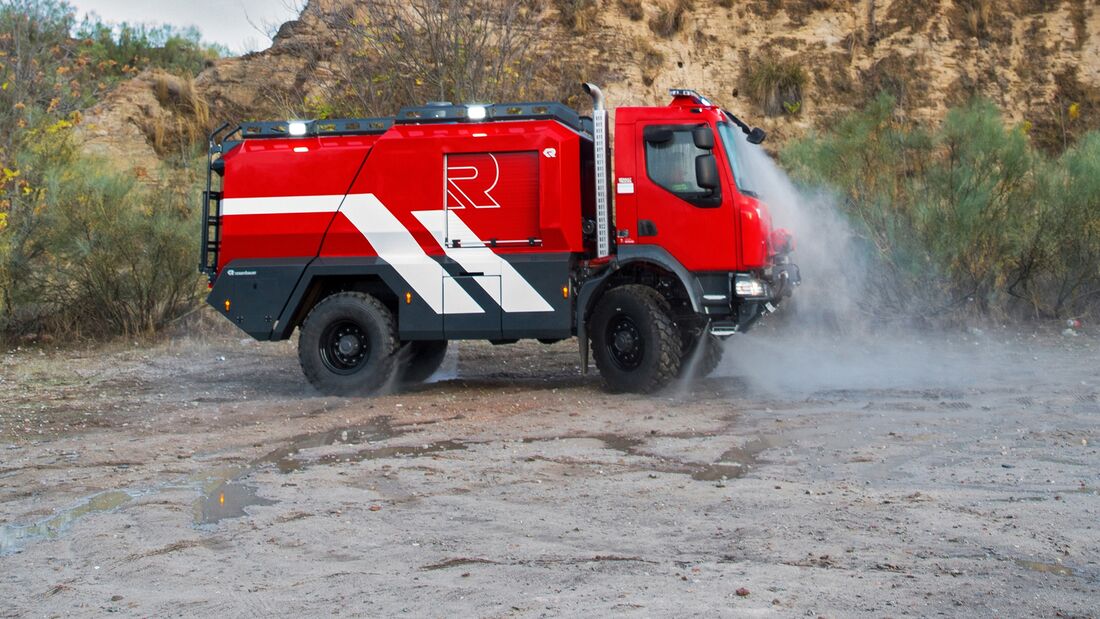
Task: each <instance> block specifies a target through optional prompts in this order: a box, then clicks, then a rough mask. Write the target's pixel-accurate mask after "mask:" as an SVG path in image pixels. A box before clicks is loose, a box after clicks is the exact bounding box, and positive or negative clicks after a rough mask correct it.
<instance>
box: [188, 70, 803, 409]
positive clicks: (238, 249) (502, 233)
mask: <svg viewBox="0 0 1100 619" xmlns="http://www.w3.org/2000/svg"><path fill="white" fill-rule="evenodd" d="M584 87H585V90H586V92H588V93H589V94H590V95H591V96H592V98H593V111H592V115H591V116H590V117H582V116H580V115H578V114H577V112H575V111H574V110H572V109H570V108H567V107H565V106H563V105H561V104H560V103H554V102H544V103H538V102H536V103H506V104H494V105H482V104H458V105H456V104H451V103H433V104H427V105H424V106H415V107H409V108H403V109H401V110H400V111H399V112H398V113H397V114H396V115H395V116H393V117H386V118H369V119H340V120H323V121H301V120H296V121H269V122H250V123H241V124H240V125H238V126H237V127H235V128H233V129H231V130H229V131H228V132H226V129H227V128H228V125H226V126H223V127H222V128H220V129H219V130H218V131H215V132H214V134H213V135H211V138H210V155H209V156H210V158H209V170H210V173H209V174H208V188H207V191H206V192H205V194H204V198H203V222H204V225H203V238H202V259H201V264H200V269H201V270H202V271H204V272H205V273H207V275H208V276H209V277H210V280H211V292H210V295H209V297H208V299H207V302H208V303H209V304H210V305H211V306H212V307H214V308H215V309H216V310H217V311H218V312H219V313H222V314H223V315H224V316H225V317H226V318H227V319H229V320H231V321H233V322H234V323H235V324H237V325H238V326H239V327H240V328H241V329H242V330H243V331H245V332H246V333H248V334H249V335H251V336H253V337H255V338H257V339H260V340H282V339H287V338H289V337H291V335H292V334H293V333H294V332H295V331H298V332H299V346H298V355H299V361H300V362H301V365H302V369H303V371H304V373H305V375H306V377H307V378H308V379H309V381H310V382H311V383H312V384H313V385H314V386H316V387H317V388H318V389H320V390H321V391H324V392H329V393H338V394H347V393H370V392H372V391H375V390H377V389H379V388H381V387H382V386H383V385H387V384H393V383H394V381H395V379H396V381H397V382H398V383H402V382H404V383H411V382H416V381H418V380H423V379H425V378H427V377H428V376H429V375H431V374H432V372H433V371H434V370H435V369H436V368H437V367H438V366H439V364H440V363H441V362H442V360H443V357H444V355H445V353H446V350H447V345H448V342H449V341H452V340H460V339H485V340H489V341H491V342H493V343H494V344H507V343H511V342H515V341H518V340H520V339H537V340H539V341H542V342H554V341H560V340H563V339H567V338H570V337H577V339H578V343H579V348H580V352H581V356H582V359H583V363H582V367H583V368H584V370H585V371H586V372H587V370H588V366H589V363H588V359H589V355H590V354H591V356H592V357H593V358H594V360H595V365H596V367H597V368H598V369H599V371H600V374H601V375H602V376H603V378H604V381H605V383H606V384H607V386H608V387H609V388H610V389H612V390H614V391H636V392H650V391H655V390H659V389H661V388H662V387H664V386H665V385H667V384H668V383H669V382H670V381H672V380H673V379H675V378H677V377H679V376H684V375H685V374H693V375H705V374H707V373H709V372H710V371H711V370H713V369H714V367H715V366H716V365H717V363H718V360H719V359H720V357H721V353H722V346H721V343H720V342H721V339H722V338H726V337H729V336H730V335H732V334H734V333H736V332H738V331H743V330H745V329H747V328H749V327H750V326H751V325H752V324H753V323H754V322H755V321H756V320H757V319H758V318H759V317H760V316H761V315H763V314H765V313H767V312H769V311H772V310H774V309H775V307H776V304H777V303H778V302H779V301H780V300H781V299H782V298H784V297H785V296H787V295H789V294H790V291H791V289H792V288H793V286H795V285H796V284H797V283H798V270H797V267H795V266H794V265H793V264H791V263H790V261H789V259H788V255H789V253H790V251H791V249H792V243H791V240H790V236H789V235H788V234H786V233H785V232H784V231H782V230H773V229H772V227H771V220H770V217H769V216H768V212H767V209H766V208H765V206H764V205H763V204H762V203H761V201H760V199H759V196H758V194H757V191H756V190H757V188H756V187H754V186H753V184H752V181H753V179H752V178H751V176H750V175H749V174H748V173H747V169H748V168H747V165H746V153H747V152H748V150H747V149H749V148H751V144H758V143H759V142H761V141H762V140H763V139H764V134H763V132H762V131H761V130H759V129H751V128H750V127H749V126H748V125H746V124H745V123H743V122H742V121H740V120H739V119H738V118H737V117H735V116H733V115H732V114H730V113H729V112H727V111H725V110H723V109H721V108H720V107H718V106H716V105H713V104H712V103H710V102H709V101H708V100H706V99H705V98H704V97H702V96H700V95H698V94H697V93H695V92H694V91H689V90H675V91H673V92H672V95H673V98H672V102H671V103H670V104H669V105H668V106H661V107H625V108H620V109H619V110H618V111H617V114H616V120H615V134H614V147H613V148H610V145H609V137H610V127H609V125H608V110H607V109H606V108H605V106H604V100H603V94H602V92H601V91H600V89H599V88H598V87H596V86H595V85H592V84H585V85H584ZM612 153H613V155H612ZM694 359H700V361H698V362H695V361H693V360H694Z"/></svg>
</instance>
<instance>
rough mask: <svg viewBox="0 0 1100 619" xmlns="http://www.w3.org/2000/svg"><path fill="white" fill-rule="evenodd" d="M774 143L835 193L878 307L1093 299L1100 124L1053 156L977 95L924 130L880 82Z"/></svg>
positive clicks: (1029, 307) (1026, 307) (976, 306)
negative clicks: (803, 131) (819, 127)
mask: <svg viewBox="0 0 1100 619" xmlns="http://www.w3.org/2000/svg"><path fill="white" fill-rule="evenodd" d="M781 156H782V160H783V162H784V163H785V165H786V166H787V167H788V168H789V169H790V170H791V171H792V173H793V174H794V176H795V177H796V178H797V179H799V180H800V181H801V182H803V183H807V184H814V185H826V186H829V187H832V188H834V190H835V191H837V192H838V193H839V194H840V195H841V197H842V198H843V200H842V204H843V209H844V211H845V214H846V215H848V217H849V218H850V219H851V221H852V222H853V224H854V225H855V227H856V228H857V232H858V233H859V235H860V236H861V238H863V239H864V240H865V242H866V247H867V250H868V255H869V260H870V262H871V264H872V265H873V266H874V268H873V269H872V271H873V272H872V275H873V276H874V278H875V280H874V281H875V283H874V285H873V286H871V290H870V291H869V294H870V295H871V296H872V297H873V298H871V299H868V302H869V304H871V305H873V306H875V307H878V308H879V309H882V310H888V311H894V312H896V311H904V312H911V313H915V314H921V315H923V316H926V317H936V316H943V315H957V316H964V315H971V314H983V315H992V316H998V317H1008V316H1018V317H1023V316H1064V315H1072V314H1076V313H1081V312H1085V311H1089V310H1090V309H1096V307H1097V305H1098V303H1097V301H1100V297H1098V294H1100V267H1098V264H1100V262H1098V258H1100V208H1098V207H1100V134H1096V133H1091V134H1088V135H1087V136H1086V137H1085V138H1084V139H1083V140H1082V141H1081V142H1080V143H1078V145H1076V146H1075V147H1073V148H1071V149H1070V150H1068V151H1066V152H1065V153H1064V154H1063V155H1062V156H1061V157H1060V158H1058V159H1051V158H1050V157H1048V156H1047V155H1045V154H1044V153H1043V152H1042V151H1040V150H1039V149H1037V148H1035V147H1034V146H1033V145H1032V144H1031V142H1030V140H1029V139H1028V137H1027V135H1026V133H1025V132H1024V131H1023V130H1022V129H1021V128H1013V127H1008V126H1006V125H1005V123H1004V120H1003V118H1002V117H1001V115H1000V112H999V111H998V110H997V108H996V107H995V106H994V105H993V104H992V103H990V102H988V101H984V100H976V101H974V102H972V103H971V104H969V105H968V106H966V107H963V108H958V109H954V110H951V111H950V112H949V113H948V116H947V118H946V120H945V121H944V123H943V124H942V126H940V127H938V128H935V129H926V128H925V127H924V126H921V125H919V124H917V123H914V122H910V121H907V120H904V119H903V118H901V117H900V116H899V115H897V114H896V110H895V102H894V100H893V98H891V97H890V96H888V95H881V96H880V97H879V98H878V99H876V100H875V101H874V102H873V103H872V104H870V105H869V106H868V107H867V108H865V109H864V110H862V111H859V112H856V113H853V114H851V115H849V116H847V117H845V118H844V119H842V120H840V121H839V122H838V123H837V124H836V125H835V126H834V127H833V128H832V129H830V131H829V132H828V133H826V134H823V135H811V136H810V137H807V138H805V139H803V140H801V141H798V142H794V143H792V144H790V145H788V146H787V147H786V148H785V149H784V150H783V152H782V154H781Z"/></svg>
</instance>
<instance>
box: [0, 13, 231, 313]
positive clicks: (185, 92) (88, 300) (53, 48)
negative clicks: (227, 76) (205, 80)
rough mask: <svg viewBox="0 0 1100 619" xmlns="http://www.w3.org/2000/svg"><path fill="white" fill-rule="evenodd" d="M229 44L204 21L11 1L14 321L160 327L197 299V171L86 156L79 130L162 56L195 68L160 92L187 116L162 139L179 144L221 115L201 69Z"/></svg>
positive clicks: (3, 264) (169, 64) (0, 179)
mask: <svg viewBox="0 0 1100 619" xmlns="http://www.w3.org/2000/svg"><path fill="white" fill-rule="evenodd" d="M219 53H220V50H218V49H217V48H212V47H210V46H206V45H204V44H202V43H201V42H200V39H199V36H198V33H197V32H194V31H193V30H178V29H175V28H171V27H149V26H130V25H126V24H122V25H118V26H111V25H107V24H104V23H102V22H100V21H99V20H98V19H96V18H92V19H88V20H85V21H84V22H83V23H81V24H77V23H76V19H75V12H74V10H73V8H72V7H71V6H70V5H68V4H67V3H65V2H63V1H60V0H0V170H2V174H0V331H3V332H4V333H6V334H13V333H20V332H26V331H38V330H43V329H49V330H54V331H69V332H82V333H95V334H108V333H134V332H139V331H148V330H151V329H153V328H155V327H157V326H159V325H161V324H163V323H164V322H165V321H166V320H169V319H170V318H172V317H174V316H176V315H178V313H179V312H180V311H181V310H182V309H183V308H184V307H187V306H189V305H190V304H192V303H193V301H194V297H195V281H196V277H195V275H194V266H193V265H192V264H191V258H192V256H191V254H192V252H193V247H192V246H193V241H192V239H191V237H192V236H193V232H192V230H193V229H194V227H195V226H194V225H192V224H191V223H189V220H190V219H191V212H192V209H191V208H190V207H189V204H190V203H191V202H192V200H193V196H194V191H193V189H194V185H195V183H194V179H195V178H196V177H195V175H194V173H193V172H192V171H190V170H188V169H187V168H186V165H184V166H183V167H182V168H180V169H176V170H166V171H165V173H164V175H163V178H164V179H165V180H164V181H163V185H154V184H152V183H151V182H150V181H148V180H145V181H142V182H138V181H137V180H135V179H134V178H133V177H132V175H130V176H127V175H123V174H120V173H119V172H116V171H114V170H113V169H112V168H111V166H110V164H109V162H106V161H102V160H97V159H91V158H87V157H83V156H81V155H80V154H79V152H78V149H77V147H76V145H75V144H74V142H75V140H74V136H73V129H74V127H76V126H77V125H79V124H80V122H81V121H82V116H81V113H80V110H81V109H84V108H86V107H88V106H90V105H92V104H94V103H95V102H96V101H97V100H98V99H99V97H100V96H101V95H102V94H103V93H104V92H106V91H107V90H108V89H109V88H110V87H111V86H113V85H114V84H116V83H118V82H119V81H121V80H124V79H128V78H130V77H131V76H133V75H134V74H136V73H138V72H139V71H141V70H143V69H146V68H150V67H160V68H163V69H166V70H169V71H174V72H178V73H180V74H182V75H183V76H182V77H179V78H175V77H171V76H169V77H165V78H162V80H161V81H160V82H158V83H157V91H156V94H157V97H158V98H159V99H161V103H162V104H163V105H164V106H165V107H166V108H168V109H170V110H172V112H173V114H172V116H171V118H172V119H175V120H176V121H179V122H177V123H176V124H178V125H179V126H173V127H168V126H165V127H163V128H161V129H160V130H159V131H158V132H157V135H158V136H160V137H161V138H162V139H158V140H157V142H158V144H157V146H158V150H161V148H162V147H163V149H164V150H165V151H169V150H174V149H175V146H176V142H175V140H176V138H177V137H178V136H180V135H184V134H188V135H189V134H190V133H195V127H197V126H198V125H200V124H208V122H209V112H208V110H207V108H206V106H205V102H204V101H203V100H202V99H201V98H200V97H198V96H196V94H195V92H194V89H193V88H192V82H191V77H190V75H191V74H192V73H193V72H195V71H198V70H199V69H201V68H202V67H203V66H204V65H205V63H206V62H208V61H209V60H211V59H212V58H215V57H216V56H217V55H218V54H219ZM188 132H190V133H188ZM196 136H197V133H195V135H194V136H191V137H192V138H195V139H197V138H196ZM192 141H194V140H192ZM184 151H186V149H184ZM184 151H181V152H182V154H183V155H184V157H183V158H181V161H184V162H185V163H186V162H187V161H189V159H188V157H190V154H191V153H190V151H186V152H184Z"/></svg>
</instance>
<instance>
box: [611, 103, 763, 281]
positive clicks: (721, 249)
mask: <svg viewBox="0 0 1100 619" xmlns="http://www.w3.org/2000/svg"><path fill="white" fill-rule="evenodd" d="M722 120H724V116H723V112H722V111H721V110H720V109H718V108H715V107H705V106H700V105H698V104H697V103H694V102H692V101H690V100H689V99H680V98H677V99H676V100H674V101H673V104H672V105H670V106H668V107H661V108H655V107H644V108H630V107H625V108H619V109H618V110H617V112H616V118H615V179H616V182H614V183H612V188H613V189H612V190H613V191H615V192H616V195H615V200H616V210H615V222H616V226H617V228H618V230H619V236H620V238H619V242H620V243H636V244H649V245H659V246H661V247H663V248H664V249H666V250H668V252H669V253H671V254H672V255H673V257H675V258H676V259H677V260H679V261H680V263H681V264H683V265H684V267H686V268H687V269H688V270H689V271H693V272H703V271H749V270H754V269H760V268H762V267H764V266H766V265H767V264H768V259H769V250H768V247H767V240H768V238H769V235H770V232H771V220H770V217H769V216H768V214H767V209H766V207H765V206H764V205H763V204H761V203H760V202H759V201H758V200H756V199H755V198H752V197H750V196H747V195H744V194H742V193H740V192H739V191H738V190H737V185H736V183H735V182H734V178H733V175H732V173H731V171H730V169H729V166H728V165H726V164H725V161H726V153H725V150H724V148H723V144H722V142H721V140H718V139H716V140H715V145H714V148H713V151H712V152H713V154H714V156H715V157H716V158H717V160H718V170H719V177H720V179H719V181H720V185H721V193H722V202H721V204H720V205H718V206H714V207H700V206H696V205H694V204H691V203H690V202H688V201H686V200H683V199H681V198H680V197H678V196H677V195H675V194H673V193H672V192H670V191H668V190H666V189H665V188H663V187H661V186H660V185H658V184H657V183H656V182H654V181H653V180H652V179H651V178H650V177H649V174H648V173H647V169H646V152H645V140H644V139H643V132H644V131H645V128H646V127H647V126H651V125H661V126H666V125H687V126H692V125H698V124H701V123H706V124H708V125H709V126H710V127H711V128H712V130H716V123H718V122H721V121H722ZM715 135H716V137H717V131H715ZM624 179H626V180H628V181H629V185H632V189H633V193H622V191H621V190H620V187H621V186H622V185H621V184H622V183H623V181H624ZM641 220H646V221H649V222H652V224H653V227H654V228H655V229H656V230H657V234H656V236H639V230H638V225H639V221H641ZM624 231H625V236H623V234H624Z"/></svg>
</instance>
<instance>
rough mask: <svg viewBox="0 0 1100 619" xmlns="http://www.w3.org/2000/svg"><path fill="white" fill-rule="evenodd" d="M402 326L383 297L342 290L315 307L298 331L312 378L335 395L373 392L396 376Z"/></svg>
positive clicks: (301, 356)
mask: <svg viewBox="0 0 1100 619" xmlns="http://www.w3.org/2000/svg"><path fill="white" fill-rule="evenodd" d="M396 352H397V328H396V325H395V323H394V320H393V314H392V313H391V312H390V310H389V309H387V308H386V306H385V305H382V303H381V301H379V300H378V299H376V298H374V297H372V296H370V295H367V294H363V293H361V292H340V293H337V294H334V295H332V296H329V297H327V298H325V299H324V300H322V301H321V302H320V303H318V304H317V305H316V306H314V308H313V309H312V310H311V311H310V312H309V316H307V317H306V320H305V322H304V323H303V324H302V330H301V335H300V336H299V337H298V361H299V363H301V365H302V372H303V373H304V374H305V375H306V378H307V379H308V380H309V382H310V383H311V384H312V385H313V386H314V387H316V388H317V390H318V391H321V392H322V393H328V394H332V395H353V394H369V393H373V392H375V391H378V390H379V389H381V388H382V387H383V386H385V385H386V384H387V383H388V382H389V381H390V379H391V378H392V377H393V372H394V364H395V357H396V355H395V353H396Z"/></svg>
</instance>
